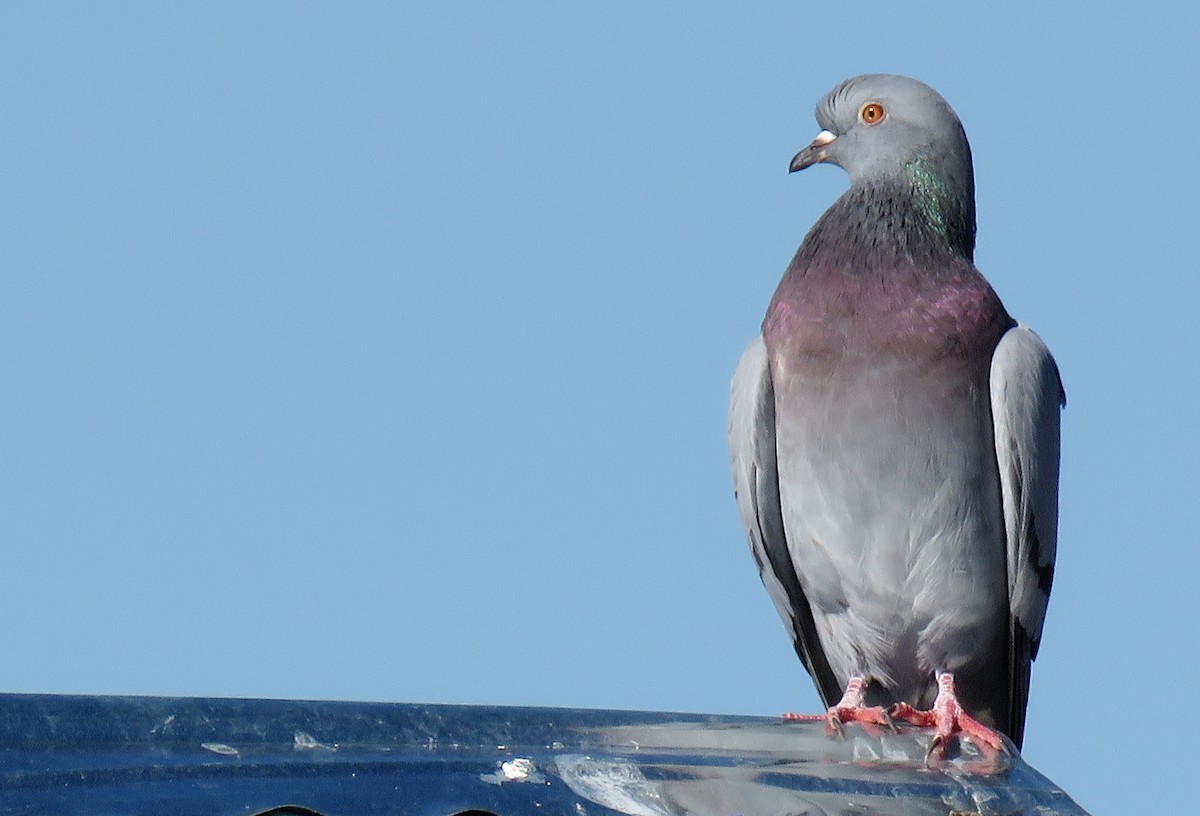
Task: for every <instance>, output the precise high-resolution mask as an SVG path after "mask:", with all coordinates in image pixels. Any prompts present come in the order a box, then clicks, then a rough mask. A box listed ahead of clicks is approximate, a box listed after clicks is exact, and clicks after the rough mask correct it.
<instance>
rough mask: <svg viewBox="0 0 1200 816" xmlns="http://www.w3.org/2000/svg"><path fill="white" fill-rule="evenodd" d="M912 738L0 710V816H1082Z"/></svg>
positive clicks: (584, 722)
mask: <svg viewBox="0 0 1200 816" xmlns="http://www.w3.org/2000/svg"><path fill="white" fill-rule="evenodd" d="M928 739H929V737H928V734H927V733H926V732H923V731H920V730H917V729H911V728H906V729H904V730H903V731H902V732H901V733H899V734H890V733H869V732H867V731H865V730H863V729H861V728H858V727H852V728H849V729H847V732H846V735H845V737H843V738H837V737H830V736H827V735H826V733H825V731H824V727H823V726H822V725H821V724H819V723H818V724H812V723H784V722H781V721H778V720H773V719H764V718H752V717H725V716H708V715H696V714H669V713H662V712H631V711H598V710H581V709H551V708H505V707H485V706H443V705H413V704H385V703H349V702H303V701H287V700H230V699H199V698H158V697H89V696H64V695H15V694H7V695H0V814H17V813H19V814H89V816H90V815H94V814H181V815H185V816H186V815H187V814H239V816H246V815H247V814H262V813H272V814H274V815H275V816H304V815H305V814H310V815H311V814H321V816H335V815H336V816H351V815H352V814H403V815H404V816H451V815H452V814H459V813H463V812H465V811H483V812H485V813H487V814H496V816H532V814H545V816H558V815H559V814H563V815H565V816H611V814H627V815H628V816H683V814H696V816H734V815H735V814H739V815H740V816H776V815H777V816H800V814H812V815H813V816H817V815H818V814H831V815H832V814H855V816H868V815H869V814H888V815H889V816H890V815H891V814H896V815H897V816H898V815H899V814H906V815H908V814H938V815H939V816H948V814H952V813H953V814H985V815H986V816H992V814H1038V815H1039V816H1052V815H1053V814H1063V815H1064V816H1072V815H1073V816H1078V814H1084V816H1086V814H1085V813H1084V811H1083V810H1082V809H1081V808H1079V806H1078V805H1076V804H1075V803H1074V802H1072V801H1071V799H1070V798H1069V797H1068V796H1067V795H1066V794H1065V793H1064V792H1063V791H1062V790H1060V789H1059V788H1058V787H1057V786H1055V785H1054V784H1053V783H1051V782H1050V781H1049V780H1048V779H1046V778H1045V777H1043V776H1042V775H1041V774H1039V773H1038V772H1037V771H1035V770H1034V769H1033V768H1031V767H1029V766H1028V765H1026V764H1025V763H1024V762H1023V761H1022V760H1021V758H1020V756H1019V755H1017V754H1015V752H1012V753H1010V754H1000V755H993V756H984V755H980V754H979V753H978V752H976V751H975V750H974V748H973V747H972V746H971V745H970V744H969V743H964V744H962V745H961V746H960V747H959V749H958V750H957V751H955V752H952V753H951V755H950V756H949V757H947V758H946V759H944V760H940V761H934V762H932V763H930V764H927V763H926V762H925V759H924V756H925V746H926V745H927V744H928Z"/></svg>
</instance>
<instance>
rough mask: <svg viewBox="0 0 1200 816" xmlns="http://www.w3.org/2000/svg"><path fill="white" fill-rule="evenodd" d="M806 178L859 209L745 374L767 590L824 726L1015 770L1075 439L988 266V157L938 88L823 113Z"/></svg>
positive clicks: (757, 548) (840, 227) (733, 428)
mask: <svg viewBox="0 0 1200 816" xmlns="http://www.w3.org/2000/svg"><path fill="white" fill-rule="evenodd" d="M816 118H817V122H818V123H819V125H820V126H821V128H822V129H821V131H820V132H819V133H818V134H817V136H816V138H814V139H813V141H812V143H811V144H809V145H808V146H807V147H806V148H804V149H803V150H801V151H800V152H799V153H798V154H797V155H796V156H795V158H793V159H792V162H791V165H790V168H789V170H790V171H791V172H795V171H798V170H802V169H804V168H806V167H809V166H811V165H813V164H817V163H821V162H824V163H829V164H835V165H837V166H839V167H841V168H842V169H843V170H845V171H846V173H847V174H848V175H849V177H850V186H849V189H848V190H846V192H845V193H844V194H843V195H842V196H841V197H840V198H838V199H837V201H835V202H834V204H833V205H832V206H831V207H830V208H829V209H828V210H826V212H825V213H824V214H823V215H822V216H821V217H820V218H819V219H818V220H817V222H816V223H815V224H814V225H813V227H812V228H811V229H810V230H809V232H808V234H807V236H805V238H804V241H803V243H802V244H801V245H800V248H799V250H798V251H797V252H796V255H795V257H794V258H793V259H792V262H791V264H790V265H789V266H788V268H787V271H786V272H785V273H784V276H783V279H782V280H781V281H780V283H779V287H778V289H777V290H776V291H775V295H774V297H773V298H772V299H771V302H770V305H769V307H768V309H767V313H766V316H765V318H764V319H763V323H762V330H761V333H760V335H759V336H758V337H756V338H755V339H754V340H753V341H752V342H751V343H750V344H749V346H747V347H746V349H745V351H744V352H743V354H742V355H741V358H740V360H739V361H738V364H737V369H736V371H735V373H734V377H733V382H732V385H731V389H730V391H731V393H730V407H729V451H730V462H731V466H732V470H733V481H734V494H735V497H736V499H737V504H738V509H739V513H740V516H741V520H742V523H743V525H744V527H745V529H746V534H747V538H748V539H749V543H750V550H751V553H752V555H753V556H754V559H755V561H756V562H757V565H758V570H759V575H760V576H761V578H762V581H763V584H764V585H765V586H766V589H767V592H768V593H769V594H770V596H771V599H772V601H774V604H775V607H776V609H777V610H778V612H779V614H780V617H782V618H783V622H784V624H785V626H786V627H787V629H788V631H789V632H790V634H791V637H792V640H793V643H794V645H795V649H796V652H797V654H798V655H799V657H800V660H801V661H802V662H803V664H804V667H805V668H806V669H807V670H808V673H809V674H810V675H811V676H812V678H813V682H814V683H815V685H816V687H817V690H818V692H819V693H820V695H821V698H822V700H823V702H824V704H825V705H826V706H828V711H827V712H826V713H825V714H824V715H815V716H809V717H804V716H800V715H793V716H797V717H799V718H802V719H824V720H827V721H828V722H829V724H830V726H831V727H833V728H835V729H836V730H839V731H840V730H841V729H842V723H850V722H860V723H874V724H880V725H888V726H891V725H892V723H893V722H894V721H895V719H903V720H906V721H908V722H912V723H916V724H918V725H921V726H927V727H933V728H934V729H935V730H934V735H933V738H932V740H931V742H930V745H929V751H930V752H931V754H932V752H933V751H935V750H940V751H943V752H944V751H945V749H946V745H947V743H948V741H949V740H950V739H951V738H952V737H955V736H957V735H961V734H965V735H967V736H969V737H970V738H971V740H972V741H973V742H975V741H978V743H977V744H979V743H981V744H982V745H988V746H991V747H992V748H994V749H997V750H1000V749H1001V747H1002V745H1003V741H1002V739H1001V738H1000V736H999V734H998V733H997V731H999V732H1002V733H1003V734H1005V735H1007V736H1008V737H1009V738H1010V739H1011V740H1012V743H1013V744H1014V745H1015V746H1016V747H1017V748H1018V749H1019V748H1020V747H1021V743H1022V737H1023V733H1024V728H1025V709H1026V705H1027V702H1028V699H1029V679H1030V663H1031V662H1032V661H1033V659H1034V657H1035V656H1036V655H1037V651H1038V645H1039V643H1040V641H1041V636H1042V625H1043V622H1044V620H1045V615H1046V605H1047V603H1048V601H1049V597H1050V586H1051V582H1052V580H1053V577H1054V556H1055V549H1056V546H1057V545H1056V542H1057V535H1058V533H1057V526H1058V470H1059V421H1060V413H1061V410H1062V408H1063V407H1064V406H1065V404H1066V395H1065V392H1064V390H1063V385H1062V381H1061V378H1060V376H1059V372H1058V367H1057V365H1056V363H1055V361H1054V358H1053V357H1052V356H1051V355H1050V352H1049V350H1048V349H1047V347H1046V345H1045V343H1043V342H1042V340H1041V339H1040V338H1039V337H1038V336H1037V335H1036V334H1035V333H1034V332H1033V331H1031V330H1030V329H1029V328H1027V327H1026V326H1025V325H1023V324H1021V323H1019V322H1017V321H1016V320H1014V319H1013V318H1012V317H1010V316H1009V314H1008V312H1007V311H1006V310H1005V308H1004V306H1003V304H1002V303H1001V302H1000V299H999V297H997V295H996V293H995V292H994V291H993V289H992V287H991V286H990V285H989V283H988V282H987V280H985V279H984V277H983V275H982V274H981V273H980V272H979V270H978V269H976V268H975V265H974V261H973V256H974V247H975V190H974V173H973V168H972V163H971V150H970V147H969V145H968V143H967V137H966V133H965V131H964V130H963V127H962V124H961V123H960V121H959V119H958V116H957V115H956V114H955V113H954V111H953V110H952V109H951V107H950V105H949V104H947V102H946V101H945V100H944V99H943V98H942V97H941V96H940V95H939V94H938V93H937V92H936V91H934V90H933V89H932V88H930V87H929V86H927V85H925V84H923V83H921V82H918V81H916V80H914V79H909V78H907V77H902V76H896V75H890V74H867V75H863V76H858V77H854V78H852V79H848V80H846V81H844V82H842V83H841V84H839V85H837V86H836V87H835V88H833V90H831V91H830V92H829V93H827V94H826V95H825V96H824V97H823V98H822V99H821V101H820V102H819V103H818V104H817V108H816Z"/></svg>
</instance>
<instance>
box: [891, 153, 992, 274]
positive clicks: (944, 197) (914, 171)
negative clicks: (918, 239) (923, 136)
mask: <svg viewBox="0 0 1200 816" xmlns="http://www.w3.org/2000/svg"><path fill="white" fill-rule="evenodd" d="M904 170H905V174H906V177H907V181H908V184H909V185H911V189H912V202H913V205H914V207H915V209H916V210H917V211H918V212H919V213H921V215H922V216H923V218H924V221H925V224H926V226H927V227H928V228H929V229H930V230H931V231H933V233H934V234H936V235H938V236H940V237H941V239H942V240H943V241H944V242H945V243H946V246H947V247H948V248H949V249H951V250H952V251H955V252H956V253H957V254H959V255H960V256H961V257H963V258H965V259H966V260H968V261H970V260H972V259H973V257H974V254H975V184H974V180H973V178H972V175H973V174H972V172H971V168H970V166H968V167H967V168H966V169H965V173H954V172H951V171H950V170H949V169H948V168H945V167H939V166H938V165H937V164H935V163H934V162H932V161H931V160H929V159H926V158H923V157H920V156H918V157H916V158H914V159H912V160H911V161H910V162H908V164H906V165H905V166H904Z"/></svg>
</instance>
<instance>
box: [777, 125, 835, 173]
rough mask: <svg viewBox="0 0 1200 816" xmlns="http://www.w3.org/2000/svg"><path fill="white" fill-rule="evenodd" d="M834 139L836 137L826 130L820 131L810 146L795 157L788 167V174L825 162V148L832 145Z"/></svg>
mask: <svg viewBox="0 0 1200 816" xmlns="http://www.w3.org/2000/svg"><path fill="white" fill-rule="evenodd" d="M836 138H837V136H834V135H833V134H832V133H830V132H829V131H828V130H822V131H821V132H820V133H818V134H817V136H816V138H815V139H813V140H812V144H810V145H809V146H808V147H806V148H804V149H803V150H801V151H800V152H799V153H797V154H796V155H795V157H794V158H793V159H792V163H791V164H789V165H788V172H789V173H795V172H796V171H797V170H803V169H804V168H805V167H808V166H809V165H813V164H816V163H817V162H823V161H825V159H826V155H825V148H827V147H829V145H831V144H833V140H834V139H836Z"/></svg>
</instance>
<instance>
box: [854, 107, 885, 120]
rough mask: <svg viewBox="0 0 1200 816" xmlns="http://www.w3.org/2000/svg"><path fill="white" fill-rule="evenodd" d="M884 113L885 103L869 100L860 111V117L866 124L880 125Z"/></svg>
mask: <svg viewBox="0 0 1200 816" xmlns="http://www.w3.org/2000/svg"><path fill="white" fill-rule="evenodd" d="M883 115H884V110H883V105H880V104H879V103H878V102H868V103H867V104H865V105H863V106H862V110H860V111H859V112H858V118H859V119H861V120H862V121H863V124H865V125H878V124H879V123H880V122H882V121H883Z"/></svg>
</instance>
